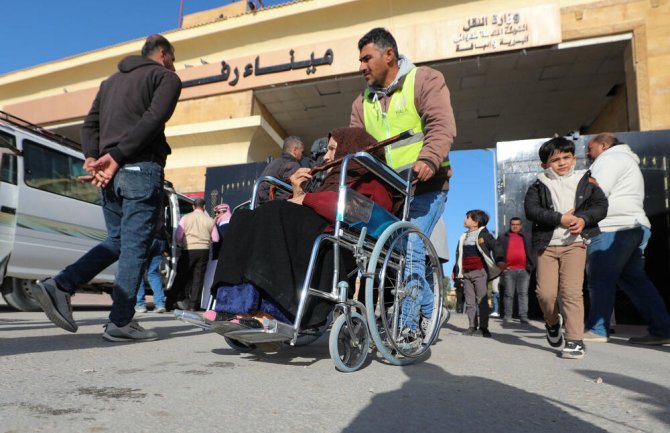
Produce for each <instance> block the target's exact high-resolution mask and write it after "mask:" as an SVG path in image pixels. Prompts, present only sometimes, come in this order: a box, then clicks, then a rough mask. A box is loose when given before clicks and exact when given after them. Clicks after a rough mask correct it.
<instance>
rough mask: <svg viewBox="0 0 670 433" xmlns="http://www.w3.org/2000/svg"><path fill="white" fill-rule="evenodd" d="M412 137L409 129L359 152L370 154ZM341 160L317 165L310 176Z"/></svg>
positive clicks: (337, 163) (333, 165) (412, 132)
mask: <svg viewBox="0 0 670 433" xmlns="http://www.w3.org/2000/svg"><path fill="white" fill-rule="evenodd" d="M413 135H414V131H412V130H411V129H409V130H407V131H404V132H401V133H400V134H398V135H394V136H393V137H390V138H387V139H386V140H382V141H380V142H378V143H377V144H373V145H371V146H368V147H366V148H364V149H361V150H360V151H359V152H367V153H372V152H374V151H375V150H377V149H381V148H383V147H386V146H388V145H389V144H393V143H395V142H396V141H401V140H406V139H408V138H409V137H411V136H413ZM343 159H344V158H338V159H334V160H332V161H329V162H327V163H325V164H321V165H319V166H317V167H314V168H313V169H312V171H310V174H312V175H313V174H315V173H318V172H320V171H323V170H327V169H329V168H331V167H335V166H336V165H339V164H341V163H342V160H343Z"/></svg>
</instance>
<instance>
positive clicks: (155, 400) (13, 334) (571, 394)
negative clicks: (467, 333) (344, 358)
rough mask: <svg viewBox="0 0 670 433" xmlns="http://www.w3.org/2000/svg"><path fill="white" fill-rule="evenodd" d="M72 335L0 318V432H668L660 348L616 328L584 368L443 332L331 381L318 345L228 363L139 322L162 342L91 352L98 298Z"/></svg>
mask: <svg viewBox="0 0 670 433" xmlns="http://www.w3.org/2000/svg"><path fill="white" fill-rule="evenodd" d="M74 299H75V300H78V301H79V302H78V304H88V305H80V306H78V307H77V308H76V310H75V317H76V319H77V320H78V322H79V325H80V328H79V332H77V333H76V334H70V333H67V332H65V331H62V330H60V329H58V328H56V327H54V326H52V325H51V323H50V322H48V321H47V319H46V317H45V316H44V315H43V314H42V313H17V312H12V311H9V310H8V308H7V307H6V306H4V305H0V360H1V362H2V365H3V368H2V370H0V389H1V392H0V432H3V433H9V432H12V433H14V432H56V431H58V432H156V431H161V432H203V433H205V432H212V431H223V432H265V431H268V432H384V433H386V432H403V433H409V432H423V431H430V432H468V433H473V432H497V431H501V432H543V433H546V432H560V433H569V432H638V431H640V432H667V431H669V430H670V410H669V408H670V374H669V373H670V372H669V369H668V366H669V365H670V363H669V362H668V361H669V360H670V353H668V352H670V347H661V348H641V347H632V346H629V345H627V344H626V343H625V342H624V339H623V337H625V336H627V335H631V334H636V333H642V332H643V330H642V329H641V328H640V327H628V328H625V327H620V328H619V329H618V330H617V331H618V333H617V335H618V337H617V338H615V339H614V342H613V343H610V344H591V345H589V346H588V355H587V357H586V358H584V359H582V360H563V359H560V358H558V357H557V356H556V352H555V351H554V350H552V349H550V348H549V347H548V346H547V344H546V342H545V340H544V334H543V332H542V329H541V326H542V324H541V323H540V322H533V323H532V325H531V326H521V325H519V324H510V325H503V324H502V323H501V322H499V321H497V320H496V321H493V323H492V324H491V331H492V332H493V339H484V338H481V337H464V336H461V335H459V331H460V330H462V329H463V328H465V327H466V325H467V320H466V319H465V317H464V316H463V315H455V316H452V320H451V321H450V322H449V323H448V324H447V325H446V326H445V328H444V329H443V330H442V333H441V340H440V341H439V343H438V344H437V345H436V346H434V347H433V349H432V350H431V353H430V356H429V357H428V358H427V359H425V360H424V361H423V362H420V363H418V364H415V365H412V366H408V367H403V368H401V367H393V366H389V365H387V364H385V363H384V362H383V361H382V360H380V359H379V357H378V356H377V355H376V354H373V355H372V356H371V357H370V359H369V362H368V363H367V364H366V365H365V366H364V367H363V369H362V370H360V371H359V372H356V373H353V374H343V373H339V372H337V371H336V370H335V369H334V368H333V364H332V361H331V360H330V358H329V355H328V343H327V339H325V338H321V339H320V340H318V341H317V342H316V343H314V344H312V345H310V346H306V347H301V348H286V349H283V350H282V351H280V352H278V353H270V354H263V353H255V354H243V355H239V354H237V353H235V352H233V351H232V350H231V349H230V348H228V347H227V345H226V343H225V341H224V340H223V339H222V338H221V337H220V336H218V335H217V334H215V333H211V332H207V331H201V330H198V329H196V328H194V327H191V326H190V325H188V324H185V323H182V322H179V321H177V320H174V319H172V318H171V316H170V315H166V314H163V315H159V314H151V313H147V314H142V315H140V316H139V320H140V321H141V323H142V324H143V325H144V326H147V327H150V328H155V329H156V330H157V331H158V333H159V334H160V336H161V340H160V341H156V342H149V343H137V344H119V343H108V342H105V341H104V340H102V339H101V333H102V325H103V324H104V323H105V322H106V316H107V307H106V306H105V305H106V304H108V298H107V297H93V298H92V299H91V298H87V297H85V296H83V295H77V296H76V297H75V298H74Z"/></svg>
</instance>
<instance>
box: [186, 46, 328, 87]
mask: <svg viewBox="0 0 670 433" xmlns="http://www.w3.org/2000/svg"><path fill="white" fill-rule="evenodd" d="M260 62H261V60H260V56H256V59H255V60H254V63H253V64H252V63H247V64H246V65H245V66H244V69H243V72H242V77H243V78H246V77H249V76H251V75H254V76H259V75H265V74H274V73H277V72H286V71H295V70H299V69H304V70H305V73H306V74H307V75H311V74H314V73H316V67H317V66H322V65H332V64H333V50H332V49H330V48H328V49H327V50H326V51H325V53H324V54H323V56H322V57H314V51H312V53H311V54H310V56H309V59H307V60H296V59H295V51H294V50H290V51H289V61H288V62H286V63H279V64H275V65H269V66H261V64H260ZM231 73H232V75H233V78H232V79H230V78H231ZM239 80H240V68H239V67H238V66H233V65H230V64H228V63H227V62H226V61H225V60H222V61H221V73H219V74H217V75H210V76H208V77H203V78H197V79H194V80H188V81H184V82H183V83H182V87H191V86H198V85H201V84H209V83H216V82H220V81H227V82H228V85H229V86H233V87H234V86H236V85H237V83H238V82H239Z"/></svg>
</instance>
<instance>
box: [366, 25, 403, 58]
mask: <svg viewBox="0 0 670 433" xmlns="http://www.w3.org/2000/svg"><path fill="white" fill-rule="evenodd" d="M369 43H373V44H374V45H375V46H376V47H377V48H379V49H380V50H385V49H387V48H392V49H393V54H395V59H396V61H398V57H400V54H398V44H396V42H395V39H394V38H393V35H392V34H391V33H390V32H389V31H388V30H386V29H385V28H383V27H376V28H374V29H372V30H370V31H369V32H367V33H366V34H365V35H364V36H363V37H362V38H361V39H360V40H359V41H358V51H360V50H362V49H363V47H364V46H366V45H367V44H369Z"/></svg>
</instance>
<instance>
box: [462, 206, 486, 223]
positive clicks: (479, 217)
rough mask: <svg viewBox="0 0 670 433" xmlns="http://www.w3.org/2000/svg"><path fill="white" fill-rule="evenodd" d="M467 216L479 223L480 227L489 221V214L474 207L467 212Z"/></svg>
mask: <svg viewBox="0 0 670 433" xmlns="http://www.w3.org/2000/svg"><path fill="white" fill-rule="evenodd" d="M465 216H466V217H468V218H470V219H471V220H472V221H474V222H476V223H477V226H478V227H484V226H485V225H486V224H488V223H489V214H487V213H486V212H484V211H483V210H479V209H473V210H469V211H467V212H466V213H465Z"/></svg>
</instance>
